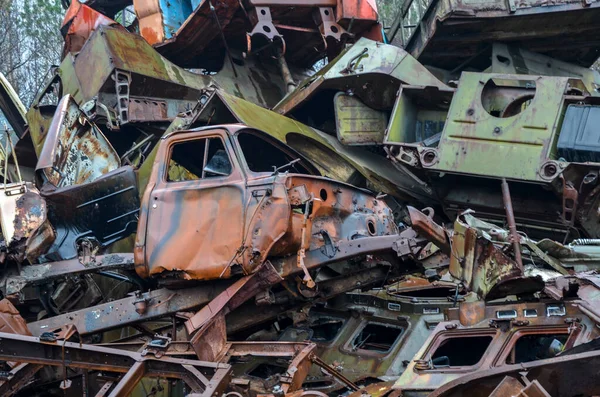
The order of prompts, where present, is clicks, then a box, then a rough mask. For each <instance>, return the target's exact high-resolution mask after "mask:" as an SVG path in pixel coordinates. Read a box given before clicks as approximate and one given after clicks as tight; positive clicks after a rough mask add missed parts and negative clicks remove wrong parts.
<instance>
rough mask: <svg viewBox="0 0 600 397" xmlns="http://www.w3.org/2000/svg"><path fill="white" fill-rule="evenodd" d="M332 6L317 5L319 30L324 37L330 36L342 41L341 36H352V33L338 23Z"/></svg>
mask: <svg viewBox="0 0 600 397" xmlns="http://www.w3.org/2000/svg"><path fill="white" fill-rule="evenodd" d="M334 15H335V14H334V12H333V8H330V7H319V17H320V20H321V25H320V26H319V30H320V32H321V35H322V36H323V37H324V38H327V37H331V38H333V39H335V40H336V41H342V37H343V36H347V37H352V34H351V33H349V32H348V31H346V29H344V28H343V27H341V26H340V25H338V23H337V22H336V21H335V18H334Z"/></svg>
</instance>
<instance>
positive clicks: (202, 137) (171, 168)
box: [135, 125, 319, 279]
mask: <svg viewBox="0 0 600 397" xmlns="http://www.w3.org/2000/svg"><path fill="white" fill-rule="evenodd" d="M240 143H241V145H240ZM296 159H299V160H298V161H296V162H293V161H294V160H296ZM287 164H290V165H289V168H288V167H285V166H286V165H287ZM278 167H279V168H280V169H276V168H278ZM282 167H283V168H282ZM288 169H289V170H291V171H293V172H295V173H302V174H309V175H319V173H318V171H317V170H316V168H314V167H313V166H312V165H310V164H309V163H308V162H307V161H306V160H304V158H302V157H301V155H299V154H298V153H296V152H295V151H294V150H293V149H290V148H286V147H285V146H284V145H282V144H280V143H278V142H276V141H274V140H273V139H272V138H270V137H269V136H268V135H267V134H264V133H262V132H260V131H257V130H253V129H250V128H248V127H245V126H242V125H226V126H218V127H207V128H200V129H195V130H191V131H178V132H173V133H171V134H168V135H166V136H164V137H163V138H162V142H161V143H160V145H159V147H158V153H157V156H156V160H155V162H154V166H153V171H152V175H151V177H150V181H149V183H148V187H147V189H146V191H145V193H144V196H143V199H142V207H141V213H140V224H139V228H138V235H137V241H136V248H135V253H136V264H137V270H138V273H140V274H141V275H143V276H148V275H150V274H155V273H161V272H163V271H168V272H169V271H175V272H182V273H183V274H182V276H183V278H192V279H213V278H220V277H224V276H229V275H230V272H231V267H230V266H231V265H232V264H233V262H235V261H236V258H237V257H239V256H240V255H242V252H238V250H239V249H240V247H241V246H242V245H244V244H240V242H244V241H245V240H246V239H253V238H258V237H261V236H257V235H255V234H254V232H253V233H251V234H250V235H247V234H246V227H247V225H248V224H249V223H250V222H252V221H253V219H251V218H250V217H249V216H248V215H249V214H253V213H254V210H255V209H256V207H257V205H259V203H263V202H264V201H265V200H264V199H265V198H266V197H267V196H271V195H275V194H276V193H275V192H273V191H272V190H273V187H272V186H273V181H274V180H275V179H277V174H278V173H279V172H284V171H287V170H288ZM280 194H285V192H280ZM276 207H277V205H273V209H275V208H276ZM284 212H285V211H284ZM279 215H280V216H281V220H282V221H283V220H284V219H285V218H286V216H284V215H286V214H284V213H280V214H279ZM276 218H279V217H276ZM265 233H268V231H267V230H265ZM262 237H265V236H262Z"/></svg>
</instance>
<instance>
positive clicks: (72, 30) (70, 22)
mask: <svg viewBox="0 0 600 397" xmlns="http://www.w3.org/2000/svg"><path fill="white" fill-rule="evenodd" d="M109 25H110V26H117V27H121V28H122V26H121V25H120V24H118V23H117V22H115V21H114V20H112V19H110V18H108V17H107V16H105V15H103V14H101V13H99V12H98V11H96V10H94V9H93V8H91V7H88V6H87V5H85V4H81V3H80V2H79V1H78V0H73V1H72V2H71V5H70V6H69V9H68V10H67V13H66V14H65V17H64V19H63V23H62V29H64V28H65V27H68V30H67V32H66V33H64V36H65V44H64V47H63V58H64V57H65V55H67V54H68V53H76V52H79V50H81V48H82V47H83V45H84V44H85V42H86V41H87V39H88V38H89V37H90V36H91V34H92V32H93V31H94V30H96V29H97V28H98V27H99V26H109Z"/></svg>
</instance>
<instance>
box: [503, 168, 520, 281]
mask: <svg viewBox="0 0 600 397" xmlns="http://www.w3.org/2000/svg"><path fill="white" fill-rule="evenodd" d="M502 201H504V209H505V210H506V221H507V222H508V229H509V231H510V238H511V240H512V244H513V251H514V254H515V262H517V265H519V268H520V269H521V272H523V260H522V259H521V236H519V233H517V224H516V223H515V214H514V212H513V207H512V200H511V198H510V189H509V188H508V182H507V181H506V178H502Z"/></svg>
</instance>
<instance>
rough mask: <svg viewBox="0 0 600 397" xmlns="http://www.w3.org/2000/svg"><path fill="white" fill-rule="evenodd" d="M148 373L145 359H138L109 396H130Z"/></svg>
mask: <svg viewBox="0 0 600 397" xmlns="http://www.w3.org/2000/svg"><path fill="white" fill-rule="evenodd" d="M145 373H146V365H145V363H144V362H143V361H138V362H136V363H135V364H133V365H132V366H131V369H129V371H127V373H126V374H125V375H124V376H123V377H122V378H121V380H120V381H119V383H117V385H116V386H115V388H114V389H113V390H112V392H111V393H110V395H109V397H120V396H128V395H129V394H131V392H132V391H133V389H134V388H135V386H136V385H137V384H138V382H139V381H140V380H141V379H142V378H143V377H144V375H145Z"/></svg>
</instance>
